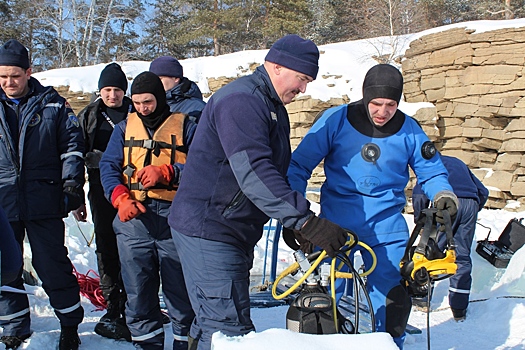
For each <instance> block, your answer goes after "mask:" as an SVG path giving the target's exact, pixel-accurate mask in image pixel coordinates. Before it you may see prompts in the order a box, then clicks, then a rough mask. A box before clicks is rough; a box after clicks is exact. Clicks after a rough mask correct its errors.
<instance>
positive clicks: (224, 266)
mask: <svg viewBox="0 0 525 350" xmlns="http://www.w3.org/2000/svg"><path fill="white" fill-rule="evenodd" d="M171 232H172V235H173V239H174V241H175V244H176V245H177V247H178V248H179V253H180V258H181V262H182V268H183V270H184V276H185V278H186V286H187V288H188V292H189V296H190V300H191V304H192V307H193V310H194V311H195V315H196V316H195V320H194V322H193V324H192V326H191V330H190V335H191V337H192V338H194V339H196V340H198V347H197V349H198V350H210V348H211V339H212V335H213V333H215V332H217V331H220V332H222V333H223V334H225V335H227V336H238V335H244V334H247V333H249V332H251V331H255V327H254V325H253V323H252V320H251V318H250V270H251V268H252V266H253V250H252V251H251V252H246V251H245V250H243V249H241V248H239V247H237V246H234V245H231V244H228V243H223V242H216V241H210V240H205V239H202V238H199V237H189V236H185V235H183V234H181V233H179V232H177V231H175V230H173V229H172V231H171Z"/></svg>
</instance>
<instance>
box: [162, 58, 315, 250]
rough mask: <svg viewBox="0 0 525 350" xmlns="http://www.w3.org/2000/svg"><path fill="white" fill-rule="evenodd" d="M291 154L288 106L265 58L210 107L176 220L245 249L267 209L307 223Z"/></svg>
mask: <svg viewBox="0 0 525 350" xmlns="http://www.w3.org/2000/svg"><path fill="white" fill-rule="evenodd" d="M290 156H291V150H290V122H289V119H288V113H287V112H286V109H285V108H284V105H283V104H282V102H281V100H280V99H279V97H278V95H277V93H276V92H275V90H274V88H273V86H272V83H271V81H270V78H269V76H268V73H267V72H266V70H265V69H264V67H263V66H260V67H258V68H257V69H256V71H255V72H254V73H253V74H252V75H249V76H246V77H241V78H239V79H237V80H235V81H234V82H232V83H230V84H228V85H226V86H224V87H223V88H221V89H220V90H219V91H217V92H216V93H215V94H214V95H213V96H212V97H211V99H210V100H209V101H208V104H207V105H206V107H205V108H204V110H203V112H202V116H201V119H200V121H199V124H198V127H197V131H196V133H195V138H194V140H193V144H192V147H191V149H190V152H189V153H188V159H187V162H186V165H185V167H184V174H183V175H182V180H181V183H180V186H179V190H178V191H177V195H176V196H175V198H174V200H173V203H172V206H171V210H170V216H169V218H168V219H169V223H170V226H171V227H172V228H173V229H175V230H176V231H178V232H180V233H182V234H184V235H187V236H194V237H202V238H204V239H209V240H214V241H219V242H226V243H230V244H233V245H236V246H238V247H240V248H241V249H244V250H246V251H250V250H252V249H253V247H254V246H255V244H256V243H257V241H258V240H259V239H260V238H261V236H262V231H263V225H264V223H265V222H267V221H268V219H269V217H272V218H276V219H278V220H279V221H281V222H282V224H283V225H284V226H285V227H290V228H295V229H299V228H301V226H302V224H304V222H305V221H306V220H307V218H308V217H309V216H310V215H311V212H310V210H309V203H308V201H307V200H306V199H305V198H304V197H303V196H302V195H301V194H300V193H298V192H296V191H293V190H292V189H291V188H290V186H289V185H288V184H287V182H286V178H285V176H286V170H287V169H288V165H289V162H290Z"/></svg>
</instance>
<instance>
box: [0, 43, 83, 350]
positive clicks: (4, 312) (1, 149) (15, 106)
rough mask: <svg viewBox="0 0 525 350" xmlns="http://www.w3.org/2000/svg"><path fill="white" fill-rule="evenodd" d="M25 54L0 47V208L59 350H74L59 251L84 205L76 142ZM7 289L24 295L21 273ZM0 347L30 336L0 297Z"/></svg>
mask: <svg viewBox="0 0 525 350" xmlns="http://www.w3.org/2000/svg"><path fill="white" fill-rule="evenodd" d="M31 73H32V69H31V67H30V64H29V55H28V52H27V50H26V48H25V47H24V46H23V45H22V44H21V43H19V42H18V41H16V40H14V39H12V40H9V41H7V42H6V43H5V44H4V45H2V46H1V47H0V85H1V88H2V90H0V140H1V142H0V205H1V206H2V207H3V208H4V210H5V212H6V214H7V217H8V219H9V222H10V224H11V227H12V228H13V231H14V233H15V237H16V239H17V241H18V243H19V245H20V247H22V246H23V241H24V237H25V235H26V234H27V237H28V239H29V244H30V245H31V253H32V256H31V257H32V260H31V261H32V264H33V267H34V268H35V270H36V272H37V274H38V277H40V279H41V280H42V288H44V290H45V292H46V294H47V295H48V296H49V302H50V304H51V306H52V307H53V309H54V310H55V315H56V316H57V317H58V319H59V321H60V326H61V334H60V340H59V349H60V350H76V349H78V346H79V344H80V339H79V337H78V333H77V327H78V325H79V324H80V322H82V319H83V317H84V310H83V308H82V306H81V305H80V295H79V292H80V288H79V286H78V281H77V279H76V278H75V276H74V275H73V273H72V270H73V268H72V265H71V261H70V260H69V258H68V256H67V254H68V252H67V249H66V247H65V246H64V239H65V238H64V232H65V227H64V221H63V220H62V218H63V217H66V216H67V215H68V213H69V212H70V211H71V210H75V209H77V208H79V207H80V206H81V205H82V204H84V202H85V199H84V191H83V185H84V182H85V177H84V159H83V157H82V151H83V150H84V139H83V137H82V129H81V127H80V124H79V121H78V119H77V117H76V116H75V114H74V113H73V110H72V109H71V107H70V106H69V104H68V103H67V102H66V100H65V99H64V98H63V97H61V96H60V95H59V94H58V93H57V92H56V90H55V89H53V88H52V87H44V86H42V85H41V84H40V83H39V82H38V80H36V79H35V78H33V77H31ZM9 286H11V287H14V288H17V289H24V286H23V280H22V269H20V273H19V276H18V278H17V279H16V280H15V281H13V282H12V283H10V284H9ZM0 327H2V328H3V330H4V331H3V336H2V338H1V339H0V342H2V343H4V344H5V345H6V348H7V349H16V348H17V347H19V346H20V344H21V343H22V341H23V340H25V339H27V338H28V337H29V336H30V335H31V328H30V316H29V301H28V298H27V295H26V294H19V293H2V295H0Z"/></svg>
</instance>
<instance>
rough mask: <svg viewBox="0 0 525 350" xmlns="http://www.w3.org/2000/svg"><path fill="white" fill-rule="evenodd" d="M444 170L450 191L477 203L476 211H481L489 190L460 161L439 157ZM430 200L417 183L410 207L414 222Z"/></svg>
mask: <svg viewBox="0 0 525 350" xmlns="http://www.w3.org/2000/svg"><path fill="white" fill-rule="evenodd" d="M441 160H442V161H443V164H445V168H447V170H448V174H449V175H448V181H449V182H450V185H452V189H453V191H454V193H455V194H456V196H457V197H458V198H470V199H473V200H475V201H476V202H477V203H478V209H479V210H481V209H483V206H484V205H485V203H486V202H487V199H488V198H489V190H487V188H486V187H485V186H484V185H483V184H482V183H481V181H479V180H478V178H477V177H476V176H475V175H474V174H472V172H471V171H470V169H469V168H468V167H467V165H466V164H465V163H463V162H462V161H461V160H459V159H457V158H454V157H448V156H441ZM429 204H430V199H428V197H427V196H426V195H425V193H423V191H422V190H421V185H420V184H419V182H418V183H417V184H416V186H414V189H413V190H412V206H413V207H414V220H417V218H418V217H419V213H421V210H423V209H425V208H428V206H429Z"/></svg>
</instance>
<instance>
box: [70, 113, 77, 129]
mask: <svg viewBox="0 0 525 350" xmlns="http://www.w3.org/2000/svg"><path fill="white" fill-rule="evenodd" d="M68 119H69V121H70V122H71V123H72V124H73V125H74V126H76V127H77V128H78V127H79V126H80V122H79V121H78V118H77V116H76V115H75V114H74V113H73V112H71V113H69V114H68Z"/></svg>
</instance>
